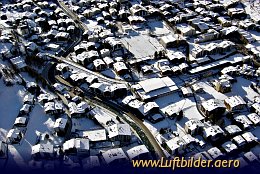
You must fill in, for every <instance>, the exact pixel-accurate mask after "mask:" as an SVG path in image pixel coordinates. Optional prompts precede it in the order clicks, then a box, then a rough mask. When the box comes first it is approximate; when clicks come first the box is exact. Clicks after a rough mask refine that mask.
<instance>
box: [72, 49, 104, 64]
mask: <svg viewBox="0 0 260 174" xmlns="http://www.w3.org/2000/svg"><path fill="white" fill-rule="evenodd" d="M98 58H99V54H98V52H97V51H94V50H91V51H88V52H83V53H81V54H78V55H77V57H76V59H77V62H78V63H80V64H82V65H88V64H89V63H91V62H93V60H95V59H98Z"/></svg>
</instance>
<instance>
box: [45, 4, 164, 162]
mask: <svg viewBox="0 0 260 174" xmlns="http://www.w3.org/2000/svg"><path fill="white" fill-rule="evenodd" d="M57 2H58V3H59V5H60V7H61V8H62V10H63V11H64V12H65V13H66V14H67V15H68V16H70V17H71V18H72V19H73V20H74V21H75V23H76V24H78V25H79V27H80V28H81V29H82V30H83V31H87V30H88V28H87V26H86V25H85V24H84V23H82V22H81V21H80V20H79V18H78V16H77V15H76V14H75V13H74V12H72V11H71V10H70V9H69V8H68V7H67V6H66V5H65V4H64V3H63V2H62V1H60V0H58V1H57ZM80 40H81V37H80ZM76 43H77V42H76ZM76 43H75V45H76ZM78 43H79V41H78ZM75 45H74V46H75ZM47 56H49V57H51V58H54V59H56V60H58V61H59V62H64V63H67V64H69V65H71V66H74V67H76V68H78V69H80V70H82V71H84V72H86V73H87V74H89V75H95V76H97V77H98V78H100V79H101V80H103V81H105V82H109V83H121V84H122V83H124V84H128V83H127V82H125V81H122V80H116V79H111V78H107V77H105V76H103V75H101V74H98V73H96V72H93V71H90V70H88V69H86V68H84V67H82V66H81V65H79V64H77V63H75V62H73V61H70V60H68V59H66V58H64V57H58V56H54V55H51V54H47ZM48 76H54V77H51V78H55V73H53V72H49V73H48ZM57 79H58V80H60V79H59V78H57ZM59 82H60V83H63V84H65V85H68V84H69V82H66V81H64V80H60V81H59ZM70 86H71V85H70ZM91 95H93V94H91V93H90V94H89V95H86V96H91ZM85 99H86V100H88V101H91V102H92V103H94V104H95V105H96V106H98V107H103V108H104V109H109V108H110V109H113V110H115V111H117V112H118V113H121V115H122V116H124V115H126V116H128V117H129V118H131V119H132V120H133V121H134V122H135V124H136V126H138V127H139V128H140V129H141V131H142V132H143V133H144V136H146V137H147V139H148V141H149V143H150V144H151V145H152V147H153V148H154V150H155V152H156V154H157V156H158V157H159V158H161V157H166V156H165V154H164V152H163V150H162V148H161V146H160V145H159V144H158V142H157V141H156V139H155V138H154V136H153V134H152V133H151V131H150V130H149V129H148V128H147V127H146V126H145V125H144V124H143V122H142V121H141V120H140V119H139V118H137V116H136V115H134V114H133V113H131V112H130V111H129V110H127V109H126V108H124V107H122V106H120V105H118V104H115V103H113V102H111V101H109V100H104V99H102V100H101V99H99V98H96V97H91V99H89V98H85ZM136 131H137V132H138V130H136Z"/></svg>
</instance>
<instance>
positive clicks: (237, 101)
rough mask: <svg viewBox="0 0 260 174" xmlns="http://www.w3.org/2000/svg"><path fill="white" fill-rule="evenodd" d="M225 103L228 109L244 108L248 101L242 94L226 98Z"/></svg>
mask: <svg viewBox="0 0 260 174" xmlns="http://www.w3.org/2000/svg"><path fill="white" fill-rule="evenodd" d="M224 104H225V106H226V108H227V110H228V111H231V112H233V111H236V110H243V109H245V108H246V102H245V101H244V99H243V98H242V97H241V96H232V97H228V98H226V99H225V100H224Z"/></svg>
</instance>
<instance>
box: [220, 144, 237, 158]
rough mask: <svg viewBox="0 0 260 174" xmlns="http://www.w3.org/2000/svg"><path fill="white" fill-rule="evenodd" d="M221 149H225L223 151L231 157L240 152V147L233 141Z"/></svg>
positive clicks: (223, 145)
mask: <svg viewBox="0 0 260 174" xmlns="http://www.w3.org/2000/svg"><path fill="white" fill-rule="evenodd" d="M221 147H222V148H223V151H224V152H225V153H227V154H229V155H232V154H236V153H237V151H238V147H237V146H236V145H235V144H234V143H232V142H231V141H227V142H225V143H224V144H222V145H221Z"/></svg>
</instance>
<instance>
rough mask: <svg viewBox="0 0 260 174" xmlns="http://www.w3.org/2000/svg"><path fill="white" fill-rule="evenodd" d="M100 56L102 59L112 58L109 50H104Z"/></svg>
mask: <svg viewBox="0 0 260 174" xmlns="http://www.w3.org/2000/svg"><path fill="white" fill-rule="evenodd" d="M100 55H101V57H102V58H105V57H108V56H110V50H109V49H102V50H100ZM103 61H104V60H103Z"/></svg>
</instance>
